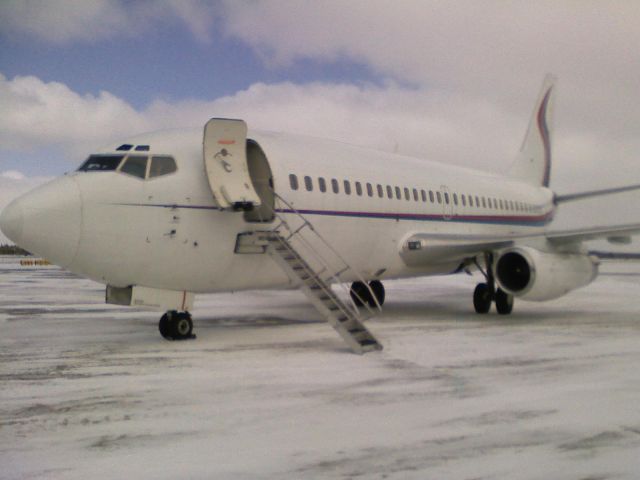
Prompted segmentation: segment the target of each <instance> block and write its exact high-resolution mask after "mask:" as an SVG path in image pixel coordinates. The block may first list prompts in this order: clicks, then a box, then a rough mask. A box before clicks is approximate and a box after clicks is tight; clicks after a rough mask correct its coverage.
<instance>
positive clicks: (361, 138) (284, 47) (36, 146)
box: [0, 0, 640, 220]
mask: <svg viewBox="0 0 640 480" xmlns="http://www.w3.org/2000/svg"><path fill="white" fill-rule="evenodd" d="M638 24H640V3H638V2H631V1H624V0H619V1H611V2H606V3H605V2H598V1H596V0H583V1H581V2H555V1H542V0H541V1H539V2H525V1H523V2H503V1H498V0H495V1H491V0H487V1H484V2H476V1H472V0H465V1H463V0H460V1H455V2H438V1H435V0H434V1H429V0H402V1H399V2H393V3H391V2H388V1H383V0H350V1H341V0H323V1H311V0H306V1H305V0H272V1H249V0H247V1H241V0H233V1H232V0H215V1H208V0H158V1H151V0H84V1H80V0H48V1H46V0H22V1H18V0H4V1H2V2H0V105H2V108H3V115H2V116H0V208H1V207H2V206H3V205H5V204H6V203H7V202H8V201H9V200H10V199H11V198H13V197H15V196H16V195H18V194H20V193H22V192H24V191H26V190H28V189H29V188H31V187H33V186H34V185H37V184H38V183H40V182H42V181H44V180H46V179H47V178H50V177H52V176H55V175H59V174H61V173H63V172H65V171H68V170H71V169H73V168H75V167H76V166H77V165H78V164H79V163H80V162H81V161H82V160H83V158H84V157H86V155H88V154H89V153H90V152H92V151H95V150H96V149H98V148H100V147H101V146H105V145H111V144H113V143H115V142H118V141H119V139H123V138H126V137H128V136H131V135H134V134H138V133H142V132H144V131H149V130H157V129H163V128H174V127H180V126H202V125H203V124H204V122H205V121H206V120H207V119H208V118H210V117H213V116H229V117H238V118H244V119H245V120H247V122H248V124H249V128H250V129H251V128H260V129H270V130H279V131H291V132H294V133H302V134H309V135H315V136H323V137H328V138H334V139H336V140H340V141H346V142H350V143H355V144H360V145H365V146H369V147H372V148H376V149H382V150H391V149H393V150H396V149H397V150H398V151H399V152H400V153H403V154H407V155H413V156H417V157H423V158H429V159H433V160H439V161H442V162H445V163H454V164H460V165H464V166H468V167H473V168H478V169H484V170H488V171H492V172H500V171H502V170H504V169H505V168H507V167H508V166H509V164H510V163H511V160H512V158H513V157H514V155H515V153H516V151H517V149H518V148H519V146H520V142H521V139H522V137H523V135H524V131H525V130H526V126H527V121H528V118H529V115H530V112H531V108H532V104H533V102H534V100H535V98H536V95H537V93H538V89H539V88H540V84H541V81H542V78H543V77H544V75H545V74H546V73H547V72H552V73H555V74H556V75H557V76H558V77H559V79H560V82H559V88H558V90H557V103H556V105H555V112H554V116H555V122H554V123H555V130H554V136H553V138H552V142H553V149H554V162H553V169H552V177H551V185H552V187H553V188H555V189H556V190H558V191H560V192H568V191H575V190H581V189H583V188H600V187H605V186H615V185H619V184H624V183H628V182H629V180H630V179H631V181H632V182H639V181H640V162H638V161H637V152H638V151H640V135H638V131H639V130H640V101H638V100H640V99H639V98H638V97H639V96H640V94H639V93H638V89H637V79H638V78H640V49H638V48H637V45H639V44H640V29H638V27H637V25H638ZM603 165H605V168H603ZM633 205H637V203H633V202H629V201H626V202H625V203H624V205H623V206H622V207H621V208H619V209H618V210H617V212H619V214H620V215H619V216H620V219H621V220H622V219H623V217H625V215H627V216H629V215H631V214H632V213H633V212H632V211H633V210H635V209H633V208H632V207H633ZM591 212H593V210H591Z"/></svg>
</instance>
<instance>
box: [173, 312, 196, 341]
mask: <svg viewBox="0 0 640 480" xmlns="http://www.w3.org/2000/svg"><path fill="white" fill-rule="evenodd" d="M192 332H193V322H192V321H191V315H189V314H188V313H186V312H183V313H179V314H178V315H175V316H174V317H173V318H172V321H171V333H172V336H173V339H174V340H186V339H188V338H191V334H192Z"/></svg>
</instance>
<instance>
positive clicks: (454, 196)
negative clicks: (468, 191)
mask: <svg viewBox="0 0 640 480" xmlns="http://www.w3.org/2000/svg"><path fill="white" fill-rule="evenodd" d="M453 204H454V205H458V194H457V193H454V194H453Z"/></svg>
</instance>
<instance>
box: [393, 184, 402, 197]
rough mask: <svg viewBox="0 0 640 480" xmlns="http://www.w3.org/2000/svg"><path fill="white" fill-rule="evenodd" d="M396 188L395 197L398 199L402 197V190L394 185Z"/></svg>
mask: <svg viewBox="0 0 640 480" xmlns="http://www.w3.org/2000/svg"><path fill="white" fill-rule="evenodd" d="M395 189H396V198H397V199H398V200H400V199H402V190H400V187H395Z"/></svg>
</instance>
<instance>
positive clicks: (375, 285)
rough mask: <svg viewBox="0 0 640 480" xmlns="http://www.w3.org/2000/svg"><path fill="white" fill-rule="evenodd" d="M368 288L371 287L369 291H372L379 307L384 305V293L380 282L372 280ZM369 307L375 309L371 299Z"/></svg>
mask: <svg viewBox="0 0 640 480" xmlns="http://www.w3.org/2000/svg"><path fill="white" fill-rule="evenodd" d="M369 287H371V290H373V294H374V295H375V296H376V299H377V300H378V303H379V304H380V306H382V305H384V297H385V292H384V285H382V282H381V281H380V280H372V281H371V282H369ZM369 305H371V306H372V307H374V308H375V306H376V302H374V301H373V298H371V299H370V300H369Z"/></svg>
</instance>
